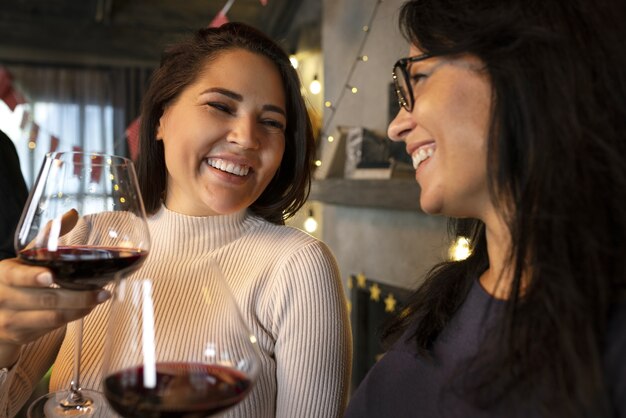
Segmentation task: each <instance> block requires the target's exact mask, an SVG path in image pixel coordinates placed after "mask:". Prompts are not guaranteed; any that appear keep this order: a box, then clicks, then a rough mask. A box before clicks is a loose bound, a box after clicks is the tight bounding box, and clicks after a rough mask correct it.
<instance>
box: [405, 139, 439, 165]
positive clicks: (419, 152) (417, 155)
mask: <svg viewBox="0 0 626 418" xmlns="http://www.w3.org/2000/svg"><path fill="white" fill-rule="evenodd" d="M436 148H437V147H436V146H435V144H433V143H430V144H426V145H422V146H421V147H419V148H418V149H416V150H415V151H413V154H411V158H412V159H413V168H414V169H415V170H417V168H418V167H419V166H420V164H421V163H422V162H424V161H426V160H427V159H428V158H430V157H432V156H433V154H434V153H435V149H436Z"/></svg>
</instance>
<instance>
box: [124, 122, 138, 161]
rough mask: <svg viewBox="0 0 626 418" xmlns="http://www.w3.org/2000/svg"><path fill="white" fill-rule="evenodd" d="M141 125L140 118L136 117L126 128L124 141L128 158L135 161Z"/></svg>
mask: <svg viewBox="0 0 626 418" xmlns="http://www.w3.org/2000/svg"><path fill="white" fill-rule="evenodd" d="M140 126H141V118H137V119H135V120H134V121H132V122H131V123H130V125H128V127H127V128H126V143H127V144H128V151H129V152H130V158H131V159H132V160H133V161H135V160H136V159H137V156H138V155H139V127H140Z"/></svg>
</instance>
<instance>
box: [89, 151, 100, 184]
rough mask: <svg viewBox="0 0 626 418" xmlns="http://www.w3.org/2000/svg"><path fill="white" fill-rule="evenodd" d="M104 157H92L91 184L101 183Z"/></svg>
mask: <svg viewBox="0 0 626 418" xmlns="http://www.w3.org/2000/svg"><path fill="white" fill-rule="evenodd" d="M102 161H103V159H102V155H92V156H91V179H90V180H91V182H92V183H99V182H100V176H102Z"/></svg>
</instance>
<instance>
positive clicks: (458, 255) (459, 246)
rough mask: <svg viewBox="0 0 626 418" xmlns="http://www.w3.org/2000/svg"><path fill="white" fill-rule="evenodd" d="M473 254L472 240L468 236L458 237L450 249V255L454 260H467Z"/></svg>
mask: <svg viewBox="0 0 626 418" xmlns="http://www.w3.org/2000/svg"><path fill="white" fill-rule="evenodd" d="M471 254H472V250H471V247H470V240H469V239H468V238H466V237H458V238H457V239H456V240H455V241H454V242H453V243H452V245H451V246H450V249H449V250H448V255H449V257H450V259H451V260H453V261H461V260H465V259H466V258H467V257H469V256H470V255H471Z"/></svg>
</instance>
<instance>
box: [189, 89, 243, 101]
mask: <svg viewBox="0 0 626 418" xmlns="http://www.w3.org/2000/svg"><path fill="white" fill-rule="evenodd" d="M206 93H219V94H223V95H224V96H226V97H229V98H231V99H233V100H236V101H238V102H242V101H243V96H242V95H241V94H239V93H235V92H234V91H232V90H228V89H225V88H222V87H211V88H208V89H206V90H204V91H203V92H202V93H200V95H203V94H206Z"/></svg>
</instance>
